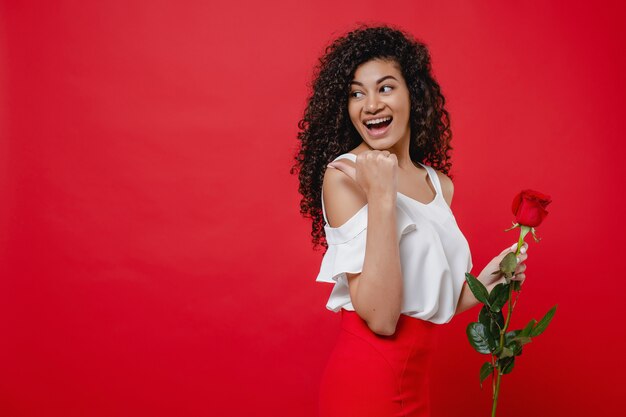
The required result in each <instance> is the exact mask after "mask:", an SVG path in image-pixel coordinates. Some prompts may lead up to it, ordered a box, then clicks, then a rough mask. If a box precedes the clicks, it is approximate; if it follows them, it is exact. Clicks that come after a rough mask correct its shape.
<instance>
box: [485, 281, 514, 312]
mask: <svg viewBox="0 0 626 417" xmlns="http://www.w3.org/2000/svg"><path fill="white" fill-rule="evenodd" d="M508 300H509V284H504V283H502V282H501V283H499V284H498V285H496V286H495V287H493V290H491V293H490V294H489V305H490V308H491V310H492V311H495V312H498V311H500V310H501V309H502V307H503V306H504V304H506V302H507V301H508Z"/></svg>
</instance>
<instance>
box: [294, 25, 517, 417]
mask: <svg viewBox="0 0 626 417" xmlns="http://www.w3.org/2000/svg"><path fill="white" fill-rule="evenodd" d="M316 70H317V71H316V75H315V80H314V83H313V92H312V95H311V97H310V98H309V100H308V105H307V108H306V110H305V115H304V118H303V119H302V120H301V121H300V123H299V127H300V129H301V131H300V132H299V135H298V137H299V139H300V140H301V142H302V145H301V148H300V150H299V153H298V155H297V157H296V160H297V161H298V163H297V167H298V168H299V177H300V192H301V193H302V194H303V196H304V198H303V200H302V203H301V207H302V211H303V213H306V214H307V215H309V216H310V217H311V218H312V219H313V232H312V235H313V241H314V243H316V244H320V241H321V239H322V237H324V238H325V240H326V244H324V242H322V243H321V244H322V246H324V247H325V248H327V251H326V253H325V254H324V258H323V260H322V265H321V268H320V272H319V275H318V277H317V281H319V282H328V283H333V284H334V287H333V290H332V292H331V295H330V298H329V301H328V304H327V308H328V309H329V310H331V311H334V312H341V326H342V332H341V333H340V336H339V340H338V342H337V344H336V346H335V349H334V350H333V352H332V354H331V357H330V359H329V361H328V364H327V366H326V368H325V371H324V374H323V377H322V381H321V385H320V397H319V414H320V416H322V417H335V416H337V417H339V416H342V417H344V416H359V417H365V416H376V417H386V416H389V417H391V416H429V415H430V403H429V384H428V381H429V377H428V372H429V365H430V361H431V356H432V352H433V348H434V346H435V344H434V342H435V340H436V339H435V338H436V330H437V325H438V324H443V323H447V322H449V321H450V320H451V319H452V317H453V316H454V315H456V314H459V313H461V312H463V311H465V310H467V309H469V308H471V307H473V306H475V305H477V304H478V301H477V300H476V299H475V298H474V296H473V294H472V293H471V291H470V290H469V288H467V285H464V284H465V272H469V271H470V270H471V269H472V260H471V254H470V251H469V246H468V244H467V240H466V239H465V237H464V236H463V234H462V233H461V231H460V230H459V228H458V226H457V224H456V220H455V219H454V215H453V214H452V210H451V209H450V204H451V202H452V194H453V184H452V181H451V177H449V176H448V175H447V174H448V172H449V169H450V166H451V163H450V162H449V156H448V152H449V151H450V150H451V149H452V147H451V146H450V139H451V131H450V124H449V118H448V112H447V111H446V110H445V108H444V104H445V99H444V97H443V95H442V94H441V91H440V87H439V85H438V84H437V82H436V81H435V79H434V77H433V76H432V73H431V65H430V56H429V53H428V50H427V48H426V46H425V45H424V44H423V43H421V42H419V41H417V40H415V39H414V38H412V37H411V36H410V35H409V34H407V33H405V32H403V31H401V30H398V29H394V28H391V27H388V26H380V27H368V26H365V25H362V26H360V27H358V28H357V29H355V30H353V31H351V32H349V33H348V34H346V35H345V36H342V37H340V38H338V39H336V40H335V41H334V42H332V44H331V45H329V46H328V47H327V48H326V51H325V54H324V55H323V56H322V57H321V58H320V61H319V64H318V66H317V69H316ZM424 162H428V165H426V164H425V163H424ZM327 167H329V168H331V169H326V168H327ZM526 247H527V245H525V246H524V249H523V252H522V253H521V254H520V255H519V260H520V262H519V265H518V266H517V270H516V274H517V275H516V277H515V278H514V279H516V280H519V281H521V282H523V281H524V279H525V275H524V270H525V269H526V266H525V264H523V262H524V261H525V260H526V258H527V254H526V253H525V252H526ZM514 248H515V245H513V247H511V248H507V249H505V250H503V251H502V252H501V253H500V254H498V256H496V257H495V258H493V260H492V261H491V262H489V263H488V264H487V266H486V267H485V268H484V269H483V271H482V272H481V273H480V274H479V276H478V277H477V278H478V279H479V280H480V281H482V282H483V284H484V285H485V286H486V287H487V288H488V289H489V290H491V289H492V288H493V287H494V286H495V285H497V284H498V283H500V282H503V281H504V280H505V279H504V277H503V276H502V275H492V274H491V273H492V272H494V271H496V270H498V269H499V268H498V264H499V263H500V261H501V260H502V258H503V257H504V256H505V255H506V254H507V253H508V252H510V251H512V250H514Z"/></svg>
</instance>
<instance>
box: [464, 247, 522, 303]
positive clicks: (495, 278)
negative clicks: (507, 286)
mask: <svg viewBox="0 0 626 417" xmlns="http://www.w3.org/2000/svg"><path fill="white" fill-rule="evenodd" d="M515 247H516V246H513V247H508V248H506V249H505V250H503V251H502V252H500V254H498V256H496V257H495V258H493V259H492V260H491V261H490V262H489V263H488V264H487V265H486V266H485V268H484V269H483V270H482V271H481V272H480V274H479V275H478V277H476V278H477V279H478V280H479V281H480V282H482V283H483V285H484V286H485V287H487V289H488V290H489V291H491V290H492V289H493V287H495V286H496V285H498V284H499V283H501V282H506V278H505V277H504V275H502V273H501V272H500V273H498V274H493V272H495V271H500V262H501V261H502V259H503V258H504V257H505V256H506V255H507V254H508V253H509V252H513V251H514V250H515ZM527 250H528V243H526V242H524V244H523V245H522V248H521V249H520V253H519V255H517V256H518V258H519V261H518V263H517V267H516V268H515V272H514V274H515V276H514V277H513V278H512V280H513V281H521V282H520V285H522V284H523V283H524V280H525V279H526V274H525V273H524V271H526V264H524V261H525V260H526V259H527V258H528V253H526V251H527Z"/></svg>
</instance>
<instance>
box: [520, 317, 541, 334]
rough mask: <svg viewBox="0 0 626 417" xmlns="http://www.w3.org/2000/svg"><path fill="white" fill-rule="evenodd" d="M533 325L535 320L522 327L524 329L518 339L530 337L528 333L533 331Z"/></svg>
mask: <svg viewBox="0 0 626 417" xmlns="http://www.w3.org/2000/svg"><path fill="white" fill-rule="evenodd" d="M535 323H537V320H535V319H531V320H530V321H529V322H528V324H527V325H526V327H524V329H523V330H522V331H521V332H520V334H519V335H518V336H520V337H528V336H530V332H531V331H532V330H533V327H534V326H535Z"/></svg>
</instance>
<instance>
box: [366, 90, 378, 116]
mask: <svg viewBox="0 0 626 417" xmlns="http://www.w3.org/2000/svg"><path fill="white" fill-rule="evenodd" d="M379 110H380V101H379V100H378V96H377V95H376V94H372V95H370V96H368V98H367V101H366V102H365V111H366V112H367V113H376V112H378V111H379Z"/></svg>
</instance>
